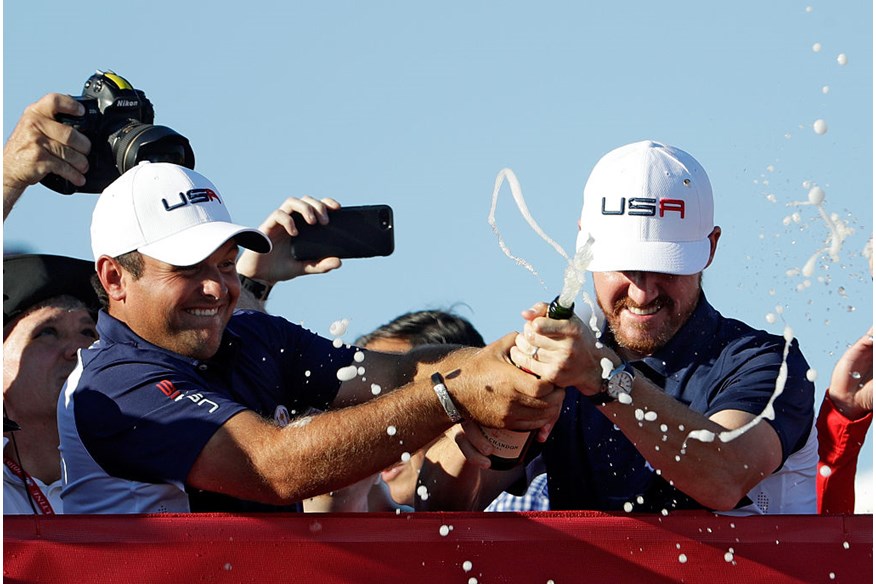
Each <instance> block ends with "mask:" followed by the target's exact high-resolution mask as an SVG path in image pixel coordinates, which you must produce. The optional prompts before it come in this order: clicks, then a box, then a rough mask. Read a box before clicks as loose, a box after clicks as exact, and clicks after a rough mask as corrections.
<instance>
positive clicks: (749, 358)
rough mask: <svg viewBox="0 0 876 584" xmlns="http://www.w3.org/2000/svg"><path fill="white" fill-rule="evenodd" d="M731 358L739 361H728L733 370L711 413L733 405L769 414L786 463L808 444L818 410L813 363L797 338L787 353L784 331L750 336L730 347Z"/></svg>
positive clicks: (739, 408) (769, 420) (766, 419)
mask: <svg viewBox="0 0 876 584" xmlns="http://www.w3.org/2000/svg"><path fill="white" fill-rule="evenodd" d="M728 361H729V362H732V363H733V366H727V367H723V369H724V370H725V371H727V372H728V374H727V375H726V376H725V378H724V379H723V380H722V382H721V383H720V384H719V386H718V387H717V388H716V390H715V391H716V392H717V394H716V395H715V396H714V397H713V399H712V400H711V403H710V406H709V408H708V410H707V411H706V416H711V415H712V414H714V413H716V412H719V411H723V410H730V409H733V410H740V411H743V412H748V413H751V414H754V415H761V414H764V419H765V421H766V422H767V423H769V424H770V426H771V427H772V428H773V429H774V430H775V431H776V434H778V437H779V440H780V442H781V444H782V463H784V462H785V460H786V459H787V458H788V457H789V456H790V455H791V454H793V453H794V452H796V451H797V450H799V449H800V448H802V447H803V446H804V445H805V444H806V441H807V439H808V437H809V434H810V432H811V429H812V421H813V418H814V416H815V385H814V384H813V383H812V382H811V381H809V380H808V379H807V378H806V371H807V370H808V369H809V365H808V364H807V363H806V359H805V358H804V357H803V354H802V353H801V352H800V349H799V347H798V345H797V341H796V340H794V341H792V343H791V345H790V347H788V354H787V356H786V357H785V356H784V341H783V340H782V339H781V337H772V336H771V340H763V339H760V340H758V339H753V340H749V341H748V343H747V345H746V346H742V347H740V348H739V349H737V350H736V351H732V352H729V358H728ZM717 369H718V370H720V369H722V367H718V368H717ZM771 400H772V403H771Z"/></svg>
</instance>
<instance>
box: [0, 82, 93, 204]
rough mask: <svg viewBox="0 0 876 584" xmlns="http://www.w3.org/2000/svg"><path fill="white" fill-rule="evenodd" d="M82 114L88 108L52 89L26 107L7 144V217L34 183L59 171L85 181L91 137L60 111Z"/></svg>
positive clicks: (64, 175)
mask: <svg viewBox="0 0 876 584" xmlns="http://www.w3.org/2000/svg"><path fill="white" fill-rule="evenodd" d="M59 113H62V114H69V115H73V116H81V115H84V114H85V108H84V107H83V106H82V104H80V103H79V102H78V101H76V100H75V99H73V98H72V97H70V96H69V95H62V94H60V93H49V94H48V95H45V96H43V97H42V98H41V99H40V100H39V101H37V102H36V103H34V104H31V105H29V106H28V107H27V109H26V110H24V113H23V114H22V115H21V119H19V120H18V124H17V125H16V126H15V129H14V130H13V131H12V135H10V136H9V140H7V141H6V145H5V146H4V147H3V219H4V220H5V219H6V217H7V216H8V215H9V212H10V211H11V210H12V206H13V205H14V204H15V202H16V201H17V200H18V198H19V197H20V196H21V194H22V193H23V192H24V189H26V188H27V187H28V186H30V185H34V184H36V183H38V182H39V181H41V180H42V179H43V178H45V176H46V175H48V174H57V175H60V176H61V177H63V178H65V179H67V180H69V181H70V182H72V183H73V184H75V185H77V186H82V185H84V184H85V173H86V172H88V153H89V151H90V150H91V141H90V140H89V139H88V138H87V137H85V135H84V134H82V133H80V132H79V131H77V130H76V129H74V128H73V127H71V126H68V125H65V124H62V123H61V122H57V121H55V115H56V114H59Z"/></svg>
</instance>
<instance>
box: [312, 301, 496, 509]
mask: <svg viewBox="0 0 876 584" xmlns="http://www.w3.org/2000/svg"><path fill="white" fill-rule="evenodd" d="M354 344H355V345H356V346H358V347H363V348H365V349H368V350H370V351H380V352H384V353H407V352H408V351H410V350H411V349H413V348H414V347H418V346H422V345H460V346H466V347H483V346H485V345H486V343H485V342H484V338H483V337H482V336H481V334H480V333H479V332H478V331H477V329H475V327H474V326H473V325H472V324H471V322H469V321H468V320H466V319H464V318H462V317H461V316H458V315H456V314H454V313H453V312H451V311H442V310H419V311H415V312H406V313H404V314H402V315H400V316H397V317H396V318H394V319H393V320H391V321H390V322H388V323H386V324H384V325H381V326H379V327H377V328H376V329H375V330H373V331H371V332H370V333H368V334H365V335H362V336H361V337H359V338H358V339H356V342H355V343H354ZM405 454H407V455H408V456H405V455H404V454H403V455H402V459H400V460H399V461H398V462H396V463H395V464H393V465H392V466H390V467H388V468H386V469H384V470H383V471H381V472H380V473H379V474H377V475H375V476H373V477H366V478H365V479H363V480H362V481H359V482H358V483H356V484H354V485H350V486H348V487H345V488H343V489H340V490H338V491H334V492H332V493H326V494H323V495H319V496H317V497H313V498H310V499H307V500H306V501H304V510H305V511H307V512H342V511H343V512H350V511H354V512H361V511H395V510H397V509H398V510H404V511H412V510H413V505H414V496H415V491H416V488H417V476H418V475H419V472H420V466H421V465H422V464H423V457H424V456H425V450H424V449H419V450H416V451H414V452H411V453H405Z"/></svg>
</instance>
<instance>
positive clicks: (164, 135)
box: [110, 122, 195, 174]
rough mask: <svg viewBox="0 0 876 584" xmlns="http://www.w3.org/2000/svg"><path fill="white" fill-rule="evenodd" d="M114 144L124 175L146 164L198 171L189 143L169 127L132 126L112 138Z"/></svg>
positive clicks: (132, 123)
mask: <svg viewBox="0 0 876 584" xmlns="http://www.w3.org/2000/svg"><path fill="white" fill-rule="evenodd" d="M110 144H111V145H112V151H113V156H114V157H115V159H116V166H117V167H118V169H119V172H120V173H122V174H124V173H125V172H126V171H128V170H130V169H131V168H133V167H135V166H137V164H139V163H140V162H143V161H144V160H148V161H150V162H172V163H174V164H178V165H180V166H185V167H186V168H192V169H193V168H195V154H194V152H192V147H191V146H190V145H189V141H188V140H187V139H186V138H185V137H184V136H181V135H180V134H177V133H176V132H174V131H173V130H171V129H170V128H168V127H166V126H153V125H152V124H141V123H139V122H131V123H130V124H128V125H126V126H125V127H123V128H121V129H120V130H119V131H118V132H116V133H115V134H113V135H112V136H110Z"/></svg>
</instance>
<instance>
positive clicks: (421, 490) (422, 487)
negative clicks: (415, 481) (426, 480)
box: [417, 485, 429, 501]
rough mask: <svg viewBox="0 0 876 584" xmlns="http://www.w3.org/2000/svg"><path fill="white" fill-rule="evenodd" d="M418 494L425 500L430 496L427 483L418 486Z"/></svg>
mask: <svg viewBox="0 0 876 584" xmlns="http://www.w3.org/2000/svg"><path fill="white" fill-rule="evenodd" d="M417 496H418V497H419V498H421V499H422V500H424V501H425V500H426V499H428V498H429V489H427V488H426V485H420V486H419V487H417Z"/></svg>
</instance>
